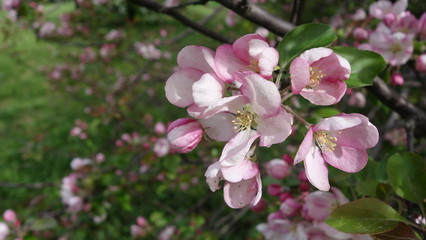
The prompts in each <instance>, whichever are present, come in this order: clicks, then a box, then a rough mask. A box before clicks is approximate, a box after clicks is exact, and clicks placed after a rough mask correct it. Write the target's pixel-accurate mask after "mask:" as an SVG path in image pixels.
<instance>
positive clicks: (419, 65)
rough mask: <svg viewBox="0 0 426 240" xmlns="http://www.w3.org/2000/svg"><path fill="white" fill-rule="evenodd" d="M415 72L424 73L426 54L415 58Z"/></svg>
mask: <svg viewBox="0 0 426 240" xmlns="http://www.w3.org/2000/svg"><path fill="white" fill-rule="evenodd" d="M416 70H417V71H421V72H424V73H426V54H422V55H420V56H418V57H417V58H416Z"/></svg>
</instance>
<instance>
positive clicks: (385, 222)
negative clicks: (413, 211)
mask: <svg viewBox="0 0 426 240" xmlns="http://www.w3.org/2000/svg"><path fill="white" fill-rule="evenodd" d="M406 221H407V220H405V219H404V218H403V217H402V216H401V215H399V214H398V212H396V211H395V210H394V209H393V208H392V207H390V206H389V205H387V204H386V203H384V202H382V201H380V200H378V199H375V198H363V199H359V200H356V201H353V202H350V203H347V204H344V205H342V206H339V207H337V208H336V209H335V210H334V211H333V212H332V213H331V215H330V216H329V217H328V218H327V219H326V220H325V222H326V223H327V224H328V225H330V226H331V227H333V228H335V229H337V230H339V231H341V232H346V233H353V234H378V233H384V232H388V231H390V230H392V229H393V228H395V227H396V226H397V225H398V223H399V222H406Z"/></svg>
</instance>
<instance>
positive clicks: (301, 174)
mask: <svg viewBox="0 0 426 240" xmlns="http://www.w3.org/2000/svg"><path fill="white" fill-rule="evenodd" d="M297 178H298V179H299V180H300V181H302V182H307V181H308V177H307V176H306V172H305V170H302V171H300V172H299V175H298V176H297Z"/></svg>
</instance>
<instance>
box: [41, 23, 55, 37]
mask: <svg viewBox="0 0 426 240" xmlns="http://www.w3.org/2000/svg"><path fill="white" fill-rule="evenodd" d="M55 29H56V24H55V23H53V22H45V23H43V25H41V27H40V31H39V35H40V37H49V36H51V35H53V33H54V31H55Z"/></svg>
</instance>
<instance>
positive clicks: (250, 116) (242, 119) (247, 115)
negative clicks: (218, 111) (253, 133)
mask: <svg viewBox="0 0 426 240" xmlns="http://www.w3.org/2000/svg"><path fill="white" fill-rule="evenodd" d="M255 118H256V114H255V113H253V112H252V111H251V110H250V107H244V108H243V109H242V110H241V111H240V110H238V111H237V113H236V114H235V119H234V120H232V123H233V124H234V125H235V126H234V130H235V132H241V131H244V130H247V129H251V128H252V127H253V128H255V127H256V122H255V121H254V120H255Z"/></svg>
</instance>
